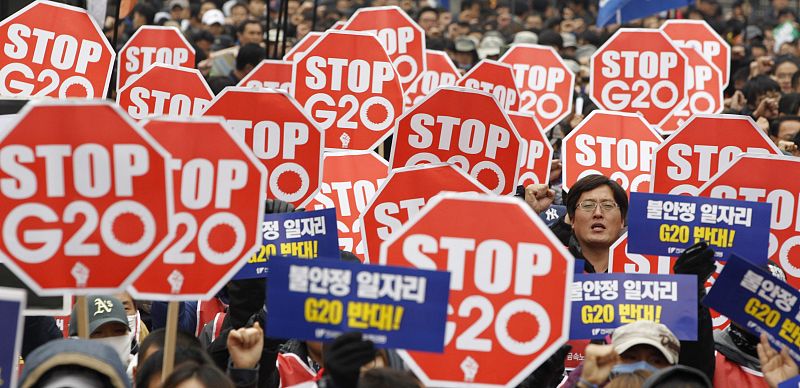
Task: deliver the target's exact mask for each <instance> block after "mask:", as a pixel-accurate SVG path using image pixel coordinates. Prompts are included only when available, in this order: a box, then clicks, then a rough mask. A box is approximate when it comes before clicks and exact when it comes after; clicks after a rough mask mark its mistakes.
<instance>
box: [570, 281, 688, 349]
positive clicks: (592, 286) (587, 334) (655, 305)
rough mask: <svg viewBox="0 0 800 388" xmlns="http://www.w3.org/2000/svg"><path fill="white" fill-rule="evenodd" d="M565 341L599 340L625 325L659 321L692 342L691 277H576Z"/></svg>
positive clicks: (676, 334)
mask: <svg viewBox="0 0 800 388" xmlns="http://www.w3.org/2000/svg"><path fill="white" fill-rule="evenodd" d="M570 299H571V300H572V319H571V320H570V325H571V326H570V332H569V339H571V340H576V339H598V338H603V337H605V336H606V335H608V334H611V332H613V331H614V329H616V328H617V327H620V326H622V325H624V324H626V323H631V322H636V321H638V320H642V319H646V320H649V321H655V322H659V323H663V324H664V325H665V326H667V327H668V328H669V329H670V330H672V333H674V334H675V336H676V337H678V339H680V340H688V341H696V340H697V277H695V276H694V275H640V274H625V273H613V274H576V275H575V279H574V281H573V282H572V293H571V298H570Z"/></svg>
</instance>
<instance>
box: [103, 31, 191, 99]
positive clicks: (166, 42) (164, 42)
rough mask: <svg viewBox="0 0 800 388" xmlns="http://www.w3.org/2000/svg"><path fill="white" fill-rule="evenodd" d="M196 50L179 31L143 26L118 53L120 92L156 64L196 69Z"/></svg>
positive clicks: (118, 84)
mask: <svg viewBox="0 0 800 388" xmlns="http://www.w3.org/2000/svg"><path fill="white" fill-rule="evenodd" d="M194 57H195V53H194V47H192V45H190V44H189V42H188V41H187V40H186V38H184V37H183V34H182V33H181V31H180V30H179V29H178V28H177V27H163V26H141V27H139V29H138V30H136V32H134V33H133V36H131V38H130V39H128V41H127V42H126V43H125V45H124V46H122V49H121V50H119V62H118V63H117V90H119V89H120V88H122V87H123V86H125V85H127V84H128V80H129V79H130V78H131V76H134V75H136V74H141V73H142V72H144V71H145V70H147V68H148V67H149V66H150V65H152V64H154V63H163V64H166V65H172V66H181V67H186V68H189V69H193V68H194Z"/></svg>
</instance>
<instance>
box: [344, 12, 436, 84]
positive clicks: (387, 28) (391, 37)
mask: <svg viewBox="0 0 800 388" xmlns="http://www.w3.org/2000/svg"><path fill="white" fill-rule="evenodd" d="M343 30H345V31H363V32H366V33H369V34H370V35H374V36H376V37H377V38H378V40H379V41H380V42H381V45H382V46H383V48H384V49H386V53H387V54H389V58H391V59H392V64H393V65H394V67H395V69H397V74H398V76H399V77H400V83H401V84H402V85H403V90H405V89H408V87H409V86H411V84H412V83H413V82H414V81H415V80H416V79H417V77H419V76H420V74H422V72H424V71H425V68H426V64H425V60H426V58H425V31H424V30H423V29H422V27H420V26H419V25H418V24H417V23H416V22H415V21H414V20H413V19H411V18H410V17H408V15H407V14H406V12H405V11H403V10H402V9H400V7H397V6H386V7H368V8H359V9H358V10H357V11H356V12H355V13H354V14H353V16H351V17H350V19H349V20H348V22H347V24H346V25H345V26H344V28H343Z"/></svg>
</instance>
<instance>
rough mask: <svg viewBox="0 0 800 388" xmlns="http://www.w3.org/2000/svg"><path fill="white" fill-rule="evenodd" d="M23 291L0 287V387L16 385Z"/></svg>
mask: <svg viewBox="0 0 800 388" xmlns="http://www.w3.org/2000/svg"><path fill="white" fill-rule="evenodd" d="M24 306H25V292H24V291H23V290H20V289H13V288H4V287H0V317H3V319H0V333H3V335H2V336H0V387H16V386H17V369H18V367H19V351H20V346H22V321H23V318H22V309H23V308H24Z"/></svg>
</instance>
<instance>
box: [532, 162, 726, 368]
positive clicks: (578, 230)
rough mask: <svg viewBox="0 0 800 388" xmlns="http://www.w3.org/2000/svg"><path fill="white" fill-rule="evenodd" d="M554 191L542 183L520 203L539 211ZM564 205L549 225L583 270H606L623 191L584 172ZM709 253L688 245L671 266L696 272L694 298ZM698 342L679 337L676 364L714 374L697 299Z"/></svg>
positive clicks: (624, 202)
mask: <svg viewBox="0 0 800 388" xmlns="http://www.w3.org/2000/svg"><path fill="white" fill-rule="evenodd" d="M554 199H555V192H554V191H553V190H551V189H550V188H549V187H547V185H540V184H535V185H529V186H527V187H526V188H525V202H527V203H528V205H529V206H530V207H531V208H532V209H533V211H535V212H536V213H541V212H542V211H544V210H546V209H547V208H548V207H550V205H551V204H552V203H553V200H554ZM564 205H565V206H566V208H567V214H566V215H565V217H564V218H562V219H560V220H559V221H558V222H556V223H555V224H554V225H553V226H551V227H550V229H551V230H552V231H553V233H555V235H556V236H557V237H558V238H559V240H561V242H562V243H563V244H564V245H566V246H567V247H569V251H570V253H572V255H573V256H575V258H576V259H584V260H585V263H584V272H588V273H596V272H608V258H609V250H610V248H611V245H612V244H614V242H615V241H616V240H617V239H618V238H619V237H620V236H621V235H622V233H624V231H625V228H626V225H627V216H628V194H627V193H626V192H625V190H624V189H623V188H622V187H621V186H620V185H619V184H618V183H617V182H615V181H614V180H612V179H609V178H608V177H606V176H603V175H587V176H585V177H583V178H581V179H580V180H578V182H576V183H575V184H574V185H572V187H571V188H570V190H569V192H568V193H567V194H566V199H565V200H564ZM714 269H715V265H714V251H713V250H712V249H710V248H709V247H708V245H707V244H706V243H704V242H700V243H697V244H695V245H693V246H692V247H690V248H688V249H687V250H686V251H685V252H684V253H683V254H682V255H681V256H680V257H679V258H678V259H677V260H676V261H675V264H674V265H673V271H674V272H675V273H676V274H691V275H696V276H697V290H698V298H697V300H698V302H699V301H700V300H702V299H703V296H705V282H706V280H708V278H709V277H710V276H711V274H712V273H713V272H714ZM697 314H698V315H697V319H698V341H681V351H680V357H679V360H680V364H682V365H686V366H690V367H693V368H696V369H699V370H701V371H702V372H703V373H704V374H705V375H706V376H708V378H709V379H713V377H714V337H713V333H712V324H711V314H710V313H709V311H708V308H707V307H705V306H703V305H702V304H701V303H698V311H697Z"/></svg>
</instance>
